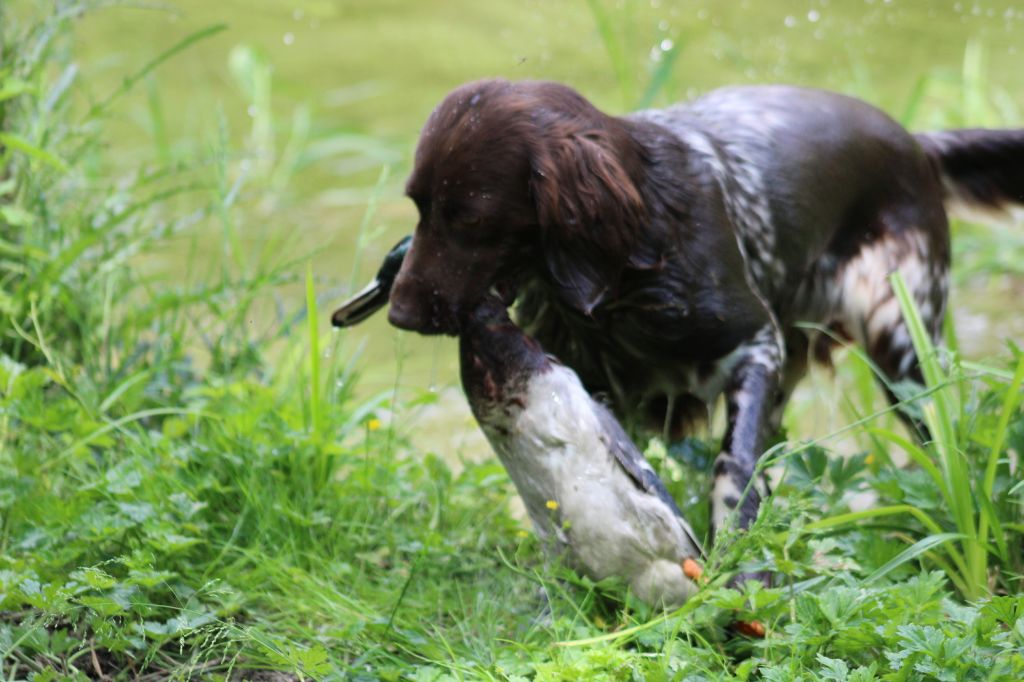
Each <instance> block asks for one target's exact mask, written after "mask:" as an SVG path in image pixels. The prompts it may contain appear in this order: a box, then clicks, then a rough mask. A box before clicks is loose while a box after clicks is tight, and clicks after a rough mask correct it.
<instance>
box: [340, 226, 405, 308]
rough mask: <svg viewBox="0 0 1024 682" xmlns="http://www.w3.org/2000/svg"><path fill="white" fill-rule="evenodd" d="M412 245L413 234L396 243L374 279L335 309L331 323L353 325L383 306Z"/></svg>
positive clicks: (385, 257)
mask: <svg viewBox="0 0 1024 682" xmlns="http://www.w3.org/2000/svg"><path fill="white" fill-rule="evenodd" d="M411 246H412V235H406V236H405V237H403V238H402V239H401V241H399V242H398V243H397V244H395V245H394V247H393V248H392V249H391V250H390V251H388V252H387V254H386V255H385V256H384V262H383V263H381V266H380V269H379V270H378V271H377V275H376V276H375V277H374V278H373V280H372V281H371V282H370V283H369V284H367V285H366V286H365V287H363V288H362V289H361V290H360V291H359V292H358V293H356V294H355V295H354V296H352V297H351V298H350V299H348V300H347V301H345V302H344V303H343V304H342V305H341V307H339V308H338V309H337V310H335V311H334V313H333V314H332V315H331V324H332V325H333V326H335V327H351V326H353V325H356V324H359V323H360V322H362V321H363V320H365V319H366V318H368V317H370V316H371V315H373V314H374V313H375V312H377V311H378V310H380V309H381V308H383V307H384V306H385V305H386V304H387V302H388V297H389V296H390V295H391V286H392V285H393V284H394V282H395V276H396V275H397V274H398V270H399V269H400V268H401V267H402V261H403V260H404V259H405V254H407V253H409V248H410V247H411Z"/></svg>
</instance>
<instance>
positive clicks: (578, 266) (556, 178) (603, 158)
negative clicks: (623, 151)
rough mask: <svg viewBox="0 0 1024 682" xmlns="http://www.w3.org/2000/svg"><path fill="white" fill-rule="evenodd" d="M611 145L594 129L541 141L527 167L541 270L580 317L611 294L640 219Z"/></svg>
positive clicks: (635, 193) (639, 204) (633, 190)
mask: <svg viewBox="0 0 1024 682" xmlns="http://www.w3.org/2000/svg"><path fill="white" fill-rule="evenodd" d="M616 146H617V145H615V144H614V143H613V141H612V140H611V139H610V137H609V135H608V133H607V132H606V131H604V130H600V129H597V130H586V131H573V132H566V133H565V134H562V135H557V136H549V137H547V138H546V139H545V144H544V145H543V147H542V148H541V149H540V150H538V153H537V154H536V156H535V158H534V162H533V168H532V178H531V190H532V192H533V198H534V202H535V203H536V208H537V217H538V220H539V222H540V227H541V233H542V239H543V247H544V258H545V265H546V267H547V270H548V272H549V274H550V276H551V278H552V280H553V281H554V283H555V285H556V286H557V287H559V289H560V294H561V297H562V299H563V300H564V301H566V302H567V303H568V304H569V305H571V306H573V307H574V308H576V309H577V310H580V311H581V312H583V313H585V314H588V315H589V314H590V313H591V312H592V311H593V310H594V308H595V307H597V306H598V305H599V304H600V303H601V301H602V300H604V298H605V297H606V296H608V295H609V294H611V293H614V291H615V289H616V288H617V287H618V284H619V279H620V278H621V275H622V270H623V269H624V267H625V266H626V264H627V262H628V261H629V257H630V252H631V251H632V249H633V246H634V244H635V242H636V239H637V235H638V232H639V230H640V228H641V224H642V221H643V216H644V212H645V211H644V203H643V199H642V198H641V196H640V192H639V190H638V189H637V187H636V184H635V183H634V182H633V179H632V178H631V177H630V174H629V173H628V172H627V171H626V168H625V167H624V165H623V160H622V158H621V157H620V155H619V154H618V153H617V152H616Z"/></svg>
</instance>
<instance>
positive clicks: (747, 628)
mask: <svg viewBox="0 0 1024 682" xmlns="http://www.w3.org/2000/svg"><path fill="white" fill-rule="evenodd" d="M733 627H735V628H736V632H738V633H740V634H741V635H745V636H746V637H754V638H756V639H764V635H765V629H764V625H762V624H761V621H759V620H738V621H736V623H735V624H734V626H733Z"/></svg>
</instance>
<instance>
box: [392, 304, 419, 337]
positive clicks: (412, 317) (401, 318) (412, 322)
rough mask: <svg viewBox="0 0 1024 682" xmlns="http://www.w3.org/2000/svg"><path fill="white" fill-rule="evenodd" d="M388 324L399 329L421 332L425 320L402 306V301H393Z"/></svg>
mask: <svg viewBox="0 0 1024 682" xmlns="http://www.w3.org/2000/svg"><path fill="white" fill-rule="evenodd" d="M388 322H390V323H391V324H392V325H394V326H395V327H398V328H399V329H405V330H407V331H413V332H416V331H421V330H422V329H423V320H422V318H421V317H420V316H419V315H418V314H417V313H416V311H415V310H412V309H410V308H409V307H407V306H405V305H404V304H402V303H401V302H400V301H395V300H392V301H391V308H390V309H389V310H388Z"/></svg>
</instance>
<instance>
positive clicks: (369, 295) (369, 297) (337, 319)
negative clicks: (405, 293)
mask: <svg viewBox="0 0 1024 682" xmlns="http://www.w3.org/2000/svg"><path fill="white" fill-rule="evenodd" d="M387 302H388V292H387V291H385V290H384V287H383V286H381V284H380V282H379V281H377V280H374V281H372V282H370V283H369V284H367V285H366V287H364V288H363V290H362V291H360V292H359V293H358V294H356V295H355V296H353V297H352V298H350V299H349V300H347V301H345V303H343V304H342V305H341V307H340V308H338V309H337V310H335V311H334V313H333V314H332V315H331V324H332V325H334V326H335V327H351V326H353V325H356V324H359V323H360V322H362V321H363V320H365V319H366V318H368V317H370V316H371V315H373V314H374V313H375V312H377V311H378V310H380V309H381V308H383V307H384V306H385V305H386V304H387Z"/></svg>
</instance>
